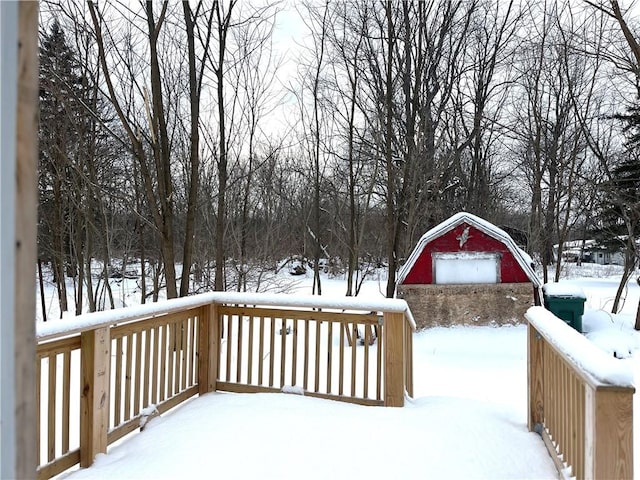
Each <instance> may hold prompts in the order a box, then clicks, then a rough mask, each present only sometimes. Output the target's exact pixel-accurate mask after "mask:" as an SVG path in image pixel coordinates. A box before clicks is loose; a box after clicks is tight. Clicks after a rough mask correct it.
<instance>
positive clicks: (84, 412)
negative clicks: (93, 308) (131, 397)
mask: <svg viewBox="0 0 640 480" xmlns="http://www.w3.org/2000/svg"><path fill="white" fill-rule="evenodd" d="M80 343H81V349H80V352H81V353H80V357H81V370H82V390H81V393H80V466H81V467H88V466H90V465H91V464H92V463H93V459H94V458H95V456H96V455H97V454H98V453H106V452H107V433H108V430H109V383H110V378H111V377H110V373H109V371H110V368H109V367H110V364H111V339H110V334H109V327H108V326H107V327H100V328H96V329H94V330H89V331H86V332H83V333H82V334H81V340H80Z"/></svg>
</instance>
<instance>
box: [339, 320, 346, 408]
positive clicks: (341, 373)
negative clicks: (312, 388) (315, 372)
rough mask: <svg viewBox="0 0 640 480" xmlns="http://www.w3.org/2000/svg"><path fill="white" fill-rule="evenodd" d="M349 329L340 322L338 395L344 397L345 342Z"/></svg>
mask: <svg viewBox="0 0 640 480" xmlns="http://www.w3.org/2000/svg"><path fill="white" fill-rule="evenodd" d="M346 328H349V327H348V325H345V324H344V323H343V322H340V354H339V355H340V356H339V369H338V395H340V396H342V394H343V392H344V342H345V333H344V331H345V329H346Z"/></svg>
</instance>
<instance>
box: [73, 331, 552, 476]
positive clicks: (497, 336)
mask: <svg viewBox="0 0 640 480" xmlns="http://www.w3.org/2000/svg"><path fill="white" fill-rule="evenodd" d="M526 341H527V333H526V327H524V326H518V327H502V328H491V327H478V328H470V327H457V328H450V329H441V328H436V329H432V330H429V331H425V332H421V333H419V334H417V335H416V336H415V339H414V379H415V380H414V392H415V393H414V399H413V400H409V401H407V402H406V403H405V408H381V407H369V406H361V405H350V404H345V403H341V402H335V401H330V400H322V399H316V398H306V397H301V396H298V395H286V394H232V393H210V394H206V395H203V396H201V397H198V398H194V399H192V400H190V401H189V402H187V403H186V404H183V405H182V406H180V407H178V408H177V409H175V410H173V411H172V412H169V413H166V414H163V415H161V416H160V417H159V418H156V419H154V420H152V421H151V422H150V424H149V425H148V427H147V428H146V429H145V430H144V431H143V432H141V433H135V434H134V436H133V437H132V438H126V439H124V440H122V441H121V443H120V444H118V445H116V446H113V447H111V449H110V450H109V453H108V454H107V455H99V456H98V457H97V458H96V461H95V463H94V465H93V466H91V467H90V468H88V469H84V470H79V471H77V472H74V473H72V474H70V475H69V476H67V478H68V479H73V480H75V479H80V478H154V479H155V478H167V479H168V478H171V479H173V478H202V477H211V476H213V475H215V476H216V477H217V478H225V479H228V478H243V479H244V478H267V479H268V478H318V479H320V478H322V479H326V478H336V479H341V478H403V479H411V478H474V479H483V478H486V479H496V478H505V479H506V478H508V479H516V478H535V479H545V478H548V479H554V478H557V476H558V474H557V471H556V469H555V467H554V464H553V462H552V460H551V458H550V457H549V455H548V453H547V451H546V449H545V446H544V444H543V442H542V440H541V438H540V436H539V435H537V434H535V433H530V432H529V431H528V430H527V424H526V422H527V411H526V410H527V365H526V348H527V347H526Z"/></svg>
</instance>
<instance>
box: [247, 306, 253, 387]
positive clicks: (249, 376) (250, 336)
mask: <svg viewBox="0 0 640 480" xmlns="http://www.w3.org/2000/svg"><path fill="white" fill-rule="evenodd" d="M247 327H248V328H247V330H249V332H248V333H247V340H248V342H249V344H248V345H247V383H248V384H249V385H251V382H253V315H250V316H249V324H248V325H247Z"/></svg>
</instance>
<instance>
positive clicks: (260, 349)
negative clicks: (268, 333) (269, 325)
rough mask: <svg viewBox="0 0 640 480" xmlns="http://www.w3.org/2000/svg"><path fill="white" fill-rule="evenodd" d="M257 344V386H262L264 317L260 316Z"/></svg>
mask: <svg viewBox="0 0 640 480" xmlns="http://www.w3.org/2000/svg"><path fill="white" fill-rule="evenodd" d="M258 340H259V342H260V343H259V344H258V385H262V374H263V371H264V317H263V316H262V315H260V332H259V338H258Z"/></svg>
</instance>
